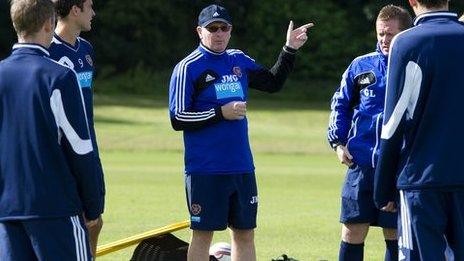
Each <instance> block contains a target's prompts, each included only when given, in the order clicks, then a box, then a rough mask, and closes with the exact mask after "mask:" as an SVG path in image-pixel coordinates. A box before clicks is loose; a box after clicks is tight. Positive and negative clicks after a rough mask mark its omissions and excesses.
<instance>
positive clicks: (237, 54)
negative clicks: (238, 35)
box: [226, 49, 255, 62]
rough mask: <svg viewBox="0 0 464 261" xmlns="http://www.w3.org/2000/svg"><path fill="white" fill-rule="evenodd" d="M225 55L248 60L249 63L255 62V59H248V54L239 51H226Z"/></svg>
mask: <svg viewBox="0 0 464 261" xmlns="http://www.w3.org/2000/svg"><path fill="white" fill-rule="evenodd" d="M226 53H227V55H229V56H232V57H234V58H238V59H245V60H250V61H253V62H255V59H253V58H252V57H250V56H249V55H248V54H246V53H245V52H243V51H242V50H240V49H227V50H226Z"/></svg>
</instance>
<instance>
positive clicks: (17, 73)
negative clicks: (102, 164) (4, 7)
mask: <svg viewBox="0 0 464 261" xmlns="http://www.w3.org/2000/svg"><path fill="white" fill-rule="evenodd" d="M10 11H11V20H12V21H13V25H14V28H15V30H16V33H17V35H18V43H17V44H15V45H14V46H13V51H12V54H11V55H10V56H9V57H8V58H6V59H5V60H3V61H1V62H0V111H1V114H0V115H1V116H0V126H1V131H0V140H1V142H0V152H1V153H0V260H2V261H8V260H11V261H17V260H52V261H53V260H56V261H60V260H91V259H92V254H91V251H90V247H89V244H88V240H87V237H88V236H87V229H86V226H85V223H84V219H85V220H86V221H87V224H86V225H88V226H93V225H94V224H95V223H97V219H98V217H99V216H100V213H101V211H102V208H103V199H102V197H101V191H100V190H101V180H100V179H99V177H98V176H97V175H96V173H95V170H96V168H97V162H96V161H95V157H94V151H93V146H92V141H91V137H90V133H89V127H88V125H87V118H86V115H85V108H84V104H83V98H82V93H81V89H80V88H79V87H78V83H77V78H76V74H75V72H74V71H73V70H71V69H69V68H68V67H66V66H63V65H61V64H59V63H57V62H55V61H53V60H52V59H50V58H49V53H48V51H47V49H46V48H47V47H48V46H49V45H50V41H51V39H52V36H53V30H54V28H55V11H54V7H53V3H52V2H51V1H50V0H12V1H11V10H10ZM76 97H77V98H76Z"/></svg>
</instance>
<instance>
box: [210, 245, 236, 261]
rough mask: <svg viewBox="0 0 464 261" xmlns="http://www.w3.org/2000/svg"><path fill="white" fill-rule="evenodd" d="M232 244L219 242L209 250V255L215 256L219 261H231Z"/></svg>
mask: <svg viewBox="0 0 464 261" xmlns="http://www.w3.org/2000/svg"><path fill="white" fill-rule="evenodd" d="M230 249H231V248H230V244H229V243H226V242H219V243H216V244H214V245H212V246H211V247H210V248H209V254H210V255H212V256H214V257H215V258H216V259H217V260H219V261H230V260H232V259H231V257H230Z"/></svg>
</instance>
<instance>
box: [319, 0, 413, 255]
mask: <svg viewBox="0 0 464 261" xmlns="http://www.w3.org/2000/svg"><path fill="white" fill-rule="evenodd" d="M411 25H412V18H411V15H410V14H409V13H408V12H407V11H406V10H405V9H403V8H401V7H398V6H394V5H387V6H385V7H383V8H382V9H381V10H380V12H379V14H378V16H377V20H376V33H377V50H376V51H375V52H372V53H368V54H366V55H363V56H360V57H357V58H356V59H354V60H353V62H351V64H350V66H349V67H348V69H347V70H346V71H345V73H344V74H343V76H342V81H341V85H340V87H339V88H338V90H337V91H336V92H335V94H334V96H333V98H332V105H331V107H332V113H331V115H330V121H329V128H328V140H329V142H330V144H331V146H332V148H334V150H335V151H336V152H337V156H338V159H339V160H340V162H341V163H342V164H345V165H347V166H348V167H349V168H348V171H347V174H346V179H345V183H344V185H343V189H342V202H341V213H340V222H341V223H342V224H343V225H342V242H341V245H340V253H339V260H349V261H356V260H363V255H364V240H365V239H366V236H367V233H368V231H369V226H379V227H382V228H383V234H384V238H385V243H386V251H385V260H397V259H398V241H397V238H396V225H397V215H396V213H386V212H383V211H380V210H378V209H377V208H376V206H375V204H374V201H373V189H374V170H375V166H376V163H377V154H378V142H379V139H380V131H381V125H382V116H383V107H384V99H385V85H386V82H387V79H386V73H387V63H388V52H389V50H390V43H391V40H392V39H393V37H394V36H395V35H396V34H397V33H399V32H400V31H402V30H404V29H407V28H409V27H411Z"/></svg>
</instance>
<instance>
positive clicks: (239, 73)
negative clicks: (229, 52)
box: [232, 66, 242, 77]
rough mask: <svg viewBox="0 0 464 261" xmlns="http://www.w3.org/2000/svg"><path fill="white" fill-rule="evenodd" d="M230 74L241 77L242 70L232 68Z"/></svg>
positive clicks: (236, 67) (235, 67)
mask: <svg viewBox="0 0 464 261" xmlns="http://www.w3.org/2000/svg"><path fill="white" fill-rule="evenodd" d="M232 72H233V73H234V74H235V75H237V76H238V77H242V69H240V67H238V66H234V68H232Z"/></svg>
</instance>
